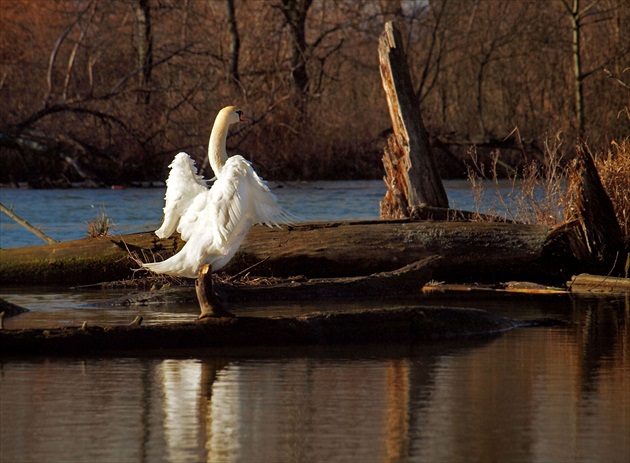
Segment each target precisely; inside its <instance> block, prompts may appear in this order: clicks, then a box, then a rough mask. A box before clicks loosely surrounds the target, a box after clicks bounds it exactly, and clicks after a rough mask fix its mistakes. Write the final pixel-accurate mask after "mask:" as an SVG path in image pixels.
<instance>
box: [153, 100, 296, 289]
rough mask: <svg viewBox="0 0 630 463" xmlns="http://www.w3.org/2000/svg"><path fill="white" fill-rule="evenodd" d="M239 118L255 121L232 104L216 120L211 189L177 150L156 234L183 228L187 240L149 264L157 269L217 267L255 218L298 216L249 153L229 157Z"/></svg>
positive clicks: (270, 220) (189, 273)
mask: <svg viewBox="0 0 630 463" xmlns="http://www.w3.org/2000/svg"><path fill="white" fill-rule="evenodd" d="M239 121H240V122H251V120H250V119H249V118H247V117H246V116H245V115H244V114H243V111H241V110H240V109H237V108H236V107H235V106H228V107H226V108H223V109H222V110H221V111H220V112H219V114H218V115H217V118H216V120H215V122H214V126H213V127H212V133H211V135H210V142H209V144H208V157H209V160H210V166H211V167H212V170H213V171H214V174H215V176H216V181H215V182H214V184H213V185H212V187H211V188H210V189H208V187H207V186H206V184H205V182H204V181H203V179H202V178H201V177H200V176H199V175H197V168H196V167H195V163H194V161H193V160H192V159H191V158H190V156H188V154H186V153H183V152H182V153H179V154H177V155H176V156H175V159H174V160H173V162H172V163H171V165H170V168H171V171H170V173H169V176H168V179H167V180H166V185H167V188H166V195H165V198H164V199H165V202H166V204H165V206H164V222H163V223H162V226H161V227H160V228H159V229H157V230H156V231H155V234H156V235H157V236H158V237H160V238H167V237H169V236H171V235H172V234H173V232H174V231H175V230H177V231H178V232H179V233H180V234H181V237H182V239H183V240H184V241H186V244H185V245H184V247H182V249H181V250H180V251H179V252H178V253H177V254H175V255H174V256H172V257H170V258H169V259H166V260H165V261H162V262H155V263H148V264H144V267H146V268H148V269H149V270H151V271H153V272H156V273H167V274H169V275H175V276H181V277H187V278H196V277H197V273H198V271H199V269H200V268H201V267H202V266H203V265H204V264H210V265H211V266H212V271H217V270H219V269H220V268H222V267H223V266H225V265H226V264H227V263H228V262H229V261H230V259H231V258H232V257H233V256H234V254H235V253H236V251H237V250H238V248H239V246H240V245H241V243H242V242H243V239H244V238H245V235H246V234H247V232H248V231H249V229H250V228H251V226H252V225H253V224H255V223H263V224H265V225H268V226H270V227H271V226H280V225H281V224H288V223H291V222H292V221H293V220H292V217H291V216H290V215H289V214H288V213H286V212H284V211H283V210H282V209H281V208H280V206H278V203H277V200H276V196H275V195H274V194H273V193H272V192H271V191H270V190H269V187H267V184H266V183H265V182H264V181H263V180H262V179H261V178H260V177H259V176H258V174H256V172H255V171H254V169H253V168H252V165H251V164H250V163H249V162H248V161H247V160H245V158H243V157H242V156H240V155H236V156H231V157H229V158H228V155H227V152H226V148H225V143H226V139H227V134H228V128H229V126H230V125H231V124H234V123H236V122H239Z"/></svg>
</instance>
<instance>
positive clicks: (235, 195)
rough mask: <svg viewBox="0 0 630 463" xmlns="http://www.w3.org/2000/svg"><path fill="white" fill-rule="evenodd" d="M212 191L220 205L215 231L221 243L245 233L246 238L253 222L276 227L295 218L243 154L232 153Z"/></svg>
mask: <svg viewBox="0 0 630 463" xmlns="http://www.w3.org/2000/svg"><path fill="white" fill-rule="evenodd" d="M210 193H211V202H212V204H213V205H214V206H215V207H216V220H215V222H214V223H213V224H212V228H213V232H214V233H215V234H216V237H217V238H218V239H217V242H220V243H225V244H227V245H228V246H230V245H231V237H232V236H233V235H240V234H242V235H243V237H244V236H245V234H246V233H247V231H248V230H249V228H250V227H251V225H252V224H255V223H261V224H265V225H268V226H270V227H272V226H280V225H281V224H289V223H291V222H293V221H294V220H293V218H292V217H291V216H290V215H289V214H288V213H286V212H285V211H284V210H283V209H282V208H281V207H280V206H279V205H278V201H277V198H276V196H275V195H274V194H273V193H272V192H271V190H269V187H268V186H267V184H266V183H265V182H264V181H263V180H262V179H261V178H260V177H259V176H258V174H256V172H255V171H254V169H253V168H252V166H251V164H250V163H249V161H247V160H245V158H243V157H242V156H239V155H236V156H232V157H231V158H229V159H228V160H227V162H226V163H225V166H224V167H223V170H222V171H221V177H220V178H219V180H217V181H216V182H215V183H214V185H213V186H212V188H211V190H210ZM243 229H244V230H243ZM239 244H240V243H239Z"/></svg>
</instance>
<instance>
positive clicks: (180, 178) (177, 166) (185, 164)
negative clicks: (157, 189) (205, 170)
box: [155, 152, 208, 238]
mask: <svg viewBox="0 0 630 463" xmlns="http://www.w3.org/2000/svg"><path fill="white" fill-rule="evenodd" d="M169 167H170V168H171V171H170V173H169V175H168V179H167V180H166V195H165V196H164V199H165V203H166V204H165V206H164V222H163V223H162V226H161V227H160V228H158V229H157V230H156V231H155V234H156V235H157V236H158V237H160V238H168V237H169V236H171V235H172V234H173V232H174V231H175V230H176V229H177V227H178V225H179V222H180V220H181V218H182V217H183V216H184V215H185V214H186V211H187V210H188V209H189V208H190V206H191V204H192V203H193V201H194V200H195V198H196V197H197V196H199V194H201V193H203V192H205V191H207V190H208V187H207V186H206V183H205V182H204V180H203V178H202V177H201V176H199V175H197V168H196V167H195V161H193V160H192V158H191V157H190V156H188V154H186V153H184V152H181V153H178V154H177V155H176V156H175V159H173V162H172V163H171V165H170V166H169Z"/></svg>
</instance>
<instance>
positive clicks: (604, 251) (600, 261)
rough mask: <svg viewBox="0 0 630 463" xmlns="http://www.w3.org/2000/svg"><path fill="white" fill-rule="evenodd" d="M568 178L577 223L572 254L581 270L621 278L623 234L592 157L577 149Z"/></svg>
mask: <svg viewBox="0 0 630 463" xmlns="http://www.w3.org/2000/svg"><path fill="white" fill-rule="evenodd" d="M574 162H575V168H574V169H573V170H572V174H571V185H570V192H571V204H572V210H573V211H574V214H575V218H576V219H577V221H575V222H574V223H575V224H576V230H575V232H576V233H578V234H579V239H578V240H575V241H574V246H573V250H574V253H575V255H577V256H579V261H580V262H581V263H582V264H583V267H582V268H583V269H584V270H587V271H590V272H594V273H600V274H603V275H608V274H615V275H618V274H621V273H622V270H623V266H624V264H625V262H626V251H625V249H624V247H625V246H624V241H623V234H622V232H621V227H620V226H619V222H618V221H617V216H616V214H615V209H614V207H613V205H612V201H611V200H610V197H609V196H608V194H607V193H606V191H605V190H604V187H603V185H602V182H601V180H600V178H599V174H598V173H597V168H596V167H595V162H594V161H593V157H592V156H591V154H590V153H589V152H588V151H587V150H585V149H584V148H582V147H581V146H579V147H578V150H577V155H576V158H575V161H574Z"/></svg>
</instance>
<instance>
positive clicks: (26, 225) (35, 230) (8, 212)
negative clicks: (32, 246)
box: [0, 203, 57, 244]
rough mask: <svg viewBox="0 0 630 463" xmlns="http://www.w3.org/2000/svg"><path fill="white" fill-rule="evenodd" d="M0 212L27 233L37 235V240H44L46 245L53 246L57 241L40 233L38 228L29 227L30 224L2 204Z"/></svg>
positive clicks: (0, 204)
mask: <svg viewBox="0 0 630 463" xmlns="http://www.w3.org/2000/svg"><path fill="white" fill-rule="evenodd" d="M0 211H2V212H4V213H5V214H6V215H8V216H9V217H11V218H12V219H13V220H15V221H16V222H17V223H18V224H20V225H21V226H23V227H24V228H26V229H27V230H28V231H30V232H31V233H34V234H35V235H37V237H38V238H41V239H42V240H44V241H45V242H46V243H48V244H53V243H56V242H57V241H56V240H54V239H52V238H51V237H50V236H48V235H46V234H45V233H44V232H42V231H41V230H39V229H38V228H35V227H34V226H33V225H31V224H30V223H28V222H27V221H26V220H24V219H23V218H22V217H20V216H19V215H17V214H16V213H15V212H13V209H9V208H8V207H6V206H5V205H4V204H2V203H0Z"/></svg>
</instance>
